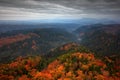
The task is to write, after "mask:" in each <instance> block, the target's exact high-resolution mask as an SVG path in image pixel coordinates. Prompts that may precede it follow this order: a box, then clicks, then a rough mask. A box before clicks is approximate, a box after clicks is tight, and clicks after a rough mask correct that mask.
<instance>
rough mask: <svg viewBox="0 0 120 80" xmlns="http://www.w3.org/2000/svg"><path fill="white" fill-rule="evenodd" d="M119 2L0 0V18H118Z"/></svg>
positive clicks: (119, 14)
mask: <svg viewBox="0 0 120 80" xmlns="http://www.w3.org/2000/svg"><path fill="white" fill-rule="evenodd" d="M119 4H120V0H0V18H1V19H19V18H20V19H22V18H26V19H29V18H30V19H39V18H43V19H44V18H52V16H53V17H61V18H70V17H71V18H81V17H83V18H84V17H88V18H89V17H91V18H92V17H94V18H101V17H102V18H104V17H105V18H106V17H111V18H119V16H120V5H119Z"/></svg>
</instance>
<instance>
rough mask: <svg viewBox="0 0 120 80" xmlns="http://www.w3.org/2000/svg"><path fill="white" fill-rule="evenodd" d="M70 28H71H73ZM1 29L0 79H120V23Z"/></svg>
mask: <svg viewBox="0 0 120 80" xmlns="http://www.w3.org/2000/svg"><path fill="white" fill-rule="evenodd" d="M70 31H71V30H70ZM70 31H67V30H65V29H60V28H40V29H26V30H14V31H8V32H5V33H0V80H119V79H120V37H119V35H120V25H119V24H111V25H103V24H94V25H87V26H82V27H79V28H78V29H76V30H75V31H73V32H70Z"/></svg>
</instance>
